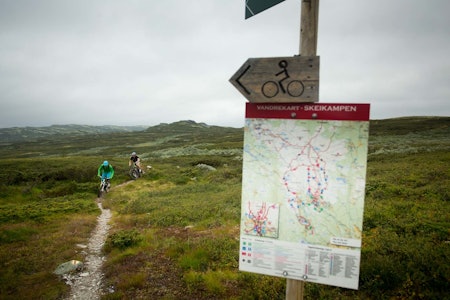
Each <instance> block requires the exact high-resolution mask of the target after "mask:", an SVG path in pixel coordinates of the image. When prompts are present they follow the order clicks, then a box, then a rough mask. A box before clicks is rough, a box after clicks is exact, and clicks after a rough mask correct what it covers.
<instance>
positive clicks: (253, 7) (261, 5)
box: [245, 0, 284, 19]
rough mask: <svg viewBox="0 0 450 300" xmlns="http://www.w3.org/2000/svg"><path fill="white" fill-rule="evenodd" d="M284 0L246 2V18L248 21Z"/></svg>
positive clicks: (252, 0) (247, 0) (251, 0)
mask: <svg viewBox="0 0 450 300" xmlns="http://www.w3.org/2000/svg"><path fill="white" fill-rule="evenodd" d="M283 1H284V0H245V18H246V19H248V18H250V17H252V16H254V15H256V14H258V13H260V12H262V11H264V10H266V9H268V8H271V7H272V6H274V5H277V4H278V3H281V2H283Z"/></svg>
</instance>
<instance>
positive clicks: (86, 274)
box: [68, 199, 111, 299]
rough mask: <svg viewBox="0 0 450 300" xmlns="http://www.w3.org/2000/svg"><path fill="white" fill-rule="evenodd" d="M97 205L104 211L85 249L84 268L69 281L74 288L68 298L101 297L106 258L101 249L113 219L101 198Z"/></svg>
mask: <svg viewBox="0 0 450 300" xmlns="http://www.w3.org/2000/svg"><path fill="white" fill-rule="evenodd" d="M97 205H98V208H100V210H101V212H102V213H101V215H100V216H99V217H98V218H97V221H98V223H97V227H95V229H94V231H93V233H92V235H91V237H90V239H89V242H88V245H87V248H86V249H85V251H86V253H87V255H86V259H85V262H84V270H83V272H81V273H79V274H77V275H75V276H74V277H73V278H71V280H70V281H69V282H71V286H72V289H71V292H70V296H69V298H68V299H100V295H101V294H100V293H101V284H102V278H103V273H102V271H101V267H102V263H103V261H104V260H105V258H104V257H103V256H102V251H101V250H102V247H103V245H104V244H105V241H106V237H107V236H108V230H109V225H108V222H109V220H110V219H111V211H110V210H109V209H103V207H102V203H101V199H97Z"/></svg>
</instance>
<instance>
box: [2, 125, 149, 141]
mask: <svg viewBox="0 0 450 300" xmlns="http://www.w3.org/2000/svg"><path fill="white" fill-rule="evenodd" d="M147 127H148V126H115V125H103V126H91V125H75V124H69V125H51V126H46V127H29V126H27V127H10V128H0V142H2V143H8V142H21V141H35V140H38V139H42V138H48V137H52V136H61V135H71V136H79V135H88V134H103V133H115V132H117V133H119V132H135V131H143V130H145V129H147Z"/></svg>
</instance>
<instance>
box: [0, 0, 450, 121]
mask: <svg viewBox="0 0 450 300" xmlns="http://www.w3.org/2000/svg"><path fill="white" fill-rule="evenodd" d="M300 7H301V0H286V1H285V2H282V3H280V4H278V5H276V6H274V7H272V8H270V9H269V10H266V11H264V12H262V13H260V14H258V15H256V16H254V17H252V18H250V19H247V20H245V18H244V17H245V0H194V1H187V0H161V1H156V0H126V1H124V0H0V127H15V126H20V127H22V126H48V125H52V124H86V125H157V124H159V123H162V122H163V123H171V122H175V121H179V120H194V121H196V122H205V123H207V124H209V125H220V126H232V127H242V126H243V125H244V118H245V115H244V110H245V103H246V99H245V98H244V97H243V96H242V95H241V94H240V93H239V92H238V91H237V89H236V88H235V87H233V86H232V85H231V83H230V82H229V79H230V77H231V76H232V75H233V74H234V73H235V72H236V71H237V70H238V69H239V68H240V67H241V65H242V64H243V63H244V62H245V61H246V60H247V59H248V58H250V57H283V56H293V55H298V54H299V43H300V41H299V33H300V29H299V27H300ZM449 12H450V1H449V0H428V1H423V0H376V1H374V0H345V1H336V0H321V1H320V9H319V33H318V50H317V55H319V56H320V103H333V102H341V103H370V104H371V119H385V118H391V117H400V116H450V59H449V57H450V18H449V15H448V14H449Z"/></svg>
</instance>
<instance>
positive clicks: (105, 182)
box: [98, 178, 111, 198]
mask: <svg viewBox="0 0 450 300" xmlns="http://www.w3.org/2000/svg"><path fill="white" fill-rule="evenodd" d="M110 188H111V182H110V180H109V178H102V180H101V181H100V187H99V189H98V197H99V198H101V197H102V196H103V195H104V194H106V193H107V192H109V189H110Z"/></svg>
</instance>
